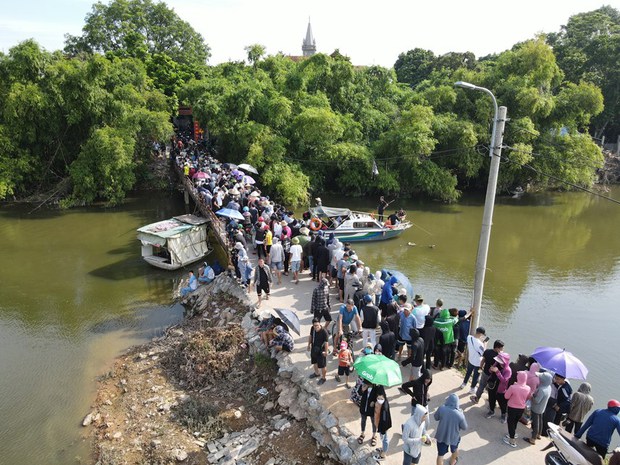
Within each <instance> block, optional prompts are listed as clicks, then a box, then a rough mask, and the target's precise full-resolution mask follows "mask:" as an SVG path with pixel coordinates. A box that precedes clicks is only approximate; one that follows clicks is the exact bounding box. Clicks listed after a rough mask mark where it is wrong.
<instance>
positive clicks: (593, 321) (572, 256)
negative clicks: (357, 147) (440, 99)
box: [323, 187, 620, 445]
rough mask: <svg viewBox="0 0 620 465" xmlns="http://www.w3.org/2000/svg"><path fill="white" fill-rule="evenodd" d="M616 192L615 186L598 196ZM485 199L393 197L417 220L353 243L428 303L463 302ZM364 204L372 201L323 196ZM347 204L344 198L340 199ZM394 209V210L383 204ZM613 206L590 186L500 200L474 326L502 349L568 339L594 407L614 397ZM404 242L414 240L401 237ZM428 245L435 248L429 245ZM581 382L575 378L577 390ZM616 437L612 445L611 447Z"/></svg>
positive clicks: (619, 267)
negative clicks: (397, 231)
mask: <svg viewBox="0 0 620 465" xmlns="http://www.w3.org/2000/svg"><path fill="white" fill-rule="evenodd" d="M605 195H608V196H610V197H613V198H615V199H619V200H620V187H614V188H613V189H612V190H611V192H609V193H607V194H605ZM483 202H484V199H483V198H482V197H480V198H468V199H464V200H463V201H462V202H461V203H459V204H458V205H445V204H441V203H421V202H413V201H398V200H397V201H396V202H394V204H393V206H395V207H396V208H398V207H403V208H404V209H405V210H406V211H407V212H408V217H407V218H408V219H410V220H412V221H414V223H415V224H416V225H417V226H414V227H412V228H411V229H409V230H407V231H406V232H405V233H403V235H402V236H401V237H400V238H398V239H395V240H390V241H385V242H381V243H368V244H359V245H354V249H355V250H356V252H358V255H359V256H360V257H362V258H363V259H365V262H366V264H367V265H369V266H370V267H371V269H372V271H373V272H374V271H375V270H377V269H380V268H382V267H386V268H394V269H397V270H400V271H402V272H403V273H405V274H406V275H407V276H408V277H409V278H410V280H411V282H412V284H413V287H414V292H415V293H419V294H422V295H423V296H424V297H425V299H426V301H427V302H428V303H429V304H431V305H434V302H435V300H436V299H437V298H439V297H440V298H442V299H443V301H444V305H445V306H446V307H458V308H463V309H467V308H469V307H470V305H471V303H472V294H473V291H472V289H473V280H474V269H475V260H476V253H477V250H478V240H479V234H480V227H481V222H482V209H483ZM323 203H324V204H325V205H329V206H331V205H333V206H348V207H349V208H352V209H360V210H365V211H369V210H371V209H373V208H376V203H375V202H369V201H367V200H365V201H360V200H357V201H355V200H353V199H349V200H342V199H330V201H328V200H327V199H324V201H323ZM345 204H346V205H345ZM390 213H391V212H390ZM619 230H620V205H618V204H615V203H612V202H610V201H607V200H604V199H601V198H598V197H595V196H593V195H591V194H587V193H563V194H540V195H535V196H530V195H526V196H524V197H523V198H521V199H512V198H510V197H506V198H502V197H500V198H498V200H497V202H496V207H495V214H494V218H493V229H492V234H491V243H490V248H489V258H488V264H487V274H486V281H485V289H484V298H483V305H482V312H481V324H482V325H483V326H485V327H486V329H487V335H489V336H490V338H491V340H493V339H495V338H501V339H503V340H504V342H505V343H506V350H507V351H508V352H509V353H511V354H513V355H515V356H516V355H517V354H519V353H524V354H529V353H531V352H532V351H533V350H534V349H535V348H536V347H538V346H554V347H565V348H566V349H567V350H569V351H572V352H573V353H574V354H575V355H577V356H578V357H579V358H580V359H581V360H582V361H583V362H584V363H585V364H586V366H587V367H588V368H589V370H590V373H589V375H588V381H589V382H590V383H591V384H592V386H593V396H594V399H595V407H596V408H600V407H604V406H605V405H606V404H607V400H608V399H611V398H618V397H620V391H619V390H618V386H617V379H618V373H617V366H618V360H617V357H618V355H619V354H620V337H619V336H618V328H619V327H620V314H619V313H618V302H620V234H619V233H618V231H619ZM408 242H411V243H415V244H416V245H415V246H409V245H407V243H408ZM430 246H434V247H430ZM579 383H580V382H579V381H573V382H572V385H573V387H574V389H575V390H576V389H577V387H578V386H579ZM619 443H620V439H619V438H618V436H615V437H614V439H613V441H612V444H615V445H618V444H619Z"/></svg>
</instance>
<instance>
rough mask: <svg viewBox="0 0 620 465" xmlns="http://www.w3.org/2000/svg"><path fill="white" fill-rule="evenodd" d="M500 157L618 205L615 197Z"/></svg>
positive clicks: (618, 202) (618, 201)
mask: <svg viewBox="0 0 620 465" xmlns="http://www.w3.org/2000/svg"><path fill="white" fill-rule="evenodd" d="M501 158H503V159H504V160H506V162H508V163H514V164H515V165H518V166H522V167H524V168H528V169H529V170H532V171H534V172H535V173H538V174H540V175H541V176H544V177H547V178H549V179H553V180H555V181H558V182H559V183H561V184H565V185H567V186H571V187H574V188H575V189H578V190H580V191H583V192H587V193H588V194H592V195H595V196H597V197H600V198H602V199H605V200H609V201H610V202H613V203H617V204H618V205H620V200H616V199H614V198H612V197H607V196H606V195H602V194H600V193H598V192H595V191H592V190H590V189H587V188H585V187H583V186H580V185H578V184H575V183H572V182H570V181H566V180H565V179H561V178H558V177H557V176H554V175H553V174H549V173H545V172H543V171H540V170H539V169H537V168H534V167H533V166H531V165H528V164H527V163H524V164H521V163H518V162H516V161H514V160H510V159H509V158H506V157H501Z"/></svg>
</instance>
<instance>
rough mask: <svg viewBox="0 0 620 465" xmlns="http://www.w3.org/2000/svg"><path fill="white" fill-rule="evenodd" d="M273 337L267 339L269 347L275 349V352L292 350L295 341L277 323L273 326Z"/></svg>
mask: <svg viewBox="0 0 620 465" xmlns="http://www.w3.org/2000/svg"><path fill="white" fill-rule="evenodd" d="M273 333H274V334H275V337H274V338H273V339H272V340H271V341H269V347H271V348H273V349H275V350H276V352H281V351H282V352H292V351H293V349H294V348H295V341H293V338H292V337H291V335H290V334H289V333H288V332H287V331H286V329H284V327H282V326H280V325H278V326H276V327H275V328H273Z"/></svg>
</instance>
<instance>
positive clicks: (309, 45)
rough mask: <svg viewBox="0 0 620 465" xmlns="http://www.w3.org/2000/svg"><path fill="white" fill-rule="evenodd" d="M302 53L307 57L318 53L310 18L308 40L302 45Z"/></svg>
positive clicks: (307, 32)
mask: <svg viewBox="0 0 620 465" xmlns="http://www.w3.org/2000/svg"><path fill="white" fill-rule="evenodd" d="M301 51H302V52H303V55H304V56H305V57H309V56H312V55H314V54H315V53H316V40H314V37H313V36H312V25H311V24H310V18H309V17H308V29H307V30H306V38H305V39H304V41H303V43H302V44H301Z"/></svg>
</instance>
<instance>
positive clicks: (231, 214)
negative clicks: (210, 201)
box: [215, 208, 243, 220]
mask: <svg viewBox="0 0 620 465" xmlns="http://www.w3.org/2000/svg"><path fill="white" fill-rule="evenodd" d="M215 214H216V215H219V216H225V217H226V218H233V219H235V220H243V215H242V214H241V213H239V211H238V210H233V209H232V208H220V209H219V210H218V211H216V212H215Z"/></svg>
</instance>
